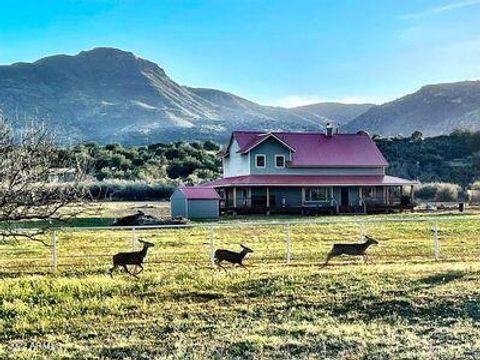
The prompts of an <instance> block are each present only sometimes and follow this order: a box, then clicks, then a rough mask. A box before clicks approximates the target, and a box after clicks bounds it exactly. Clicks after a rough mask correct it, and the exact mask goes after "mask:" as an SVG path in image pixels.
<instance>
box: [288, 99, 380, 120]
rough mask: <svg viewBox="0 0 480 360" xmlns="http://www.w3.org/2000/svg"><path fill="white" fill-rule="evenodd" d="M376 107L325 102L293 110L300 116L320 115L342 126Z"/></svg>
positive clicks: (372, 105)
mask: <svg viewBox="0 0 480 360" xmlns="http://www.w3.org/2000/svg"><path fill="white" fill-rule="evenodd" d="M374 106H375V105H374V104H342V103H336V102H323V103H318V104H311V105H305V106H299V107H295V108H293V109H291V110H295V111H297V112H298V113H299V114H302V113H308V114H313V115H318V116H321V117H323V118H324V119H326V120H331V121H333V122H334V123H336V124H339V125H342V124H346V123H348V122H349V121H351V120H353V119H355V118H356V117H358V116H359V115H361V114H363V113H365V112H366V111H367V110H369V109H371V108H373V107H374Z"/></svg>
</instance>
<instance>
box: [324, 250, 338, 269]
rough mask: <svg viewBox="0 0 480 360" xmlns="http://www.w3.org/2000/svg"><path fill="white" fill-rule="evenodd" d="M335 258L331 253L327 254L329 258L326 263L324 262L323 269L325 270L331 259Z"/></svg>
mask: <svg viewBox="0 0 480 360" xmlns="http://www.w3.org/2000/svg"><path fill="white" fill-rule="evenodd" d="M334 256H335V255H333V254H332V253H331V252H329V253H328V254H327V258H326V259H325V262H324V263H323V265H322V268H324V267H325V266H327V264H328V262H329V261H330V259H331V258H332V257H334Z"/></svg>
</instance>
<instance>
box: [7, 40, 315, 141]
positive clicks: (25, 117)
mask: <svg viewBox="0 0 480 360" xmlns="http://www.w3.org/2000/svg"><path fill="white" fill-rule="evenodd" d="M0 112H1V114H3V117H5V118H8V119H9V121H11V122H13V123H14V124H15V126H23V125H24V124H26V123H30V122H31V121H32V119H33V120H37V121H44V122H46V123H47V124H48V125H49V126H50V127H51V128H53V129H55V131H56V132H57V133H58V134H59V136H60V137H61V138H63V139H64V140H65V141H72V142H77V141H81V140H94V141H98V142H101V143H111V142H115V141H118V142H122V143H124V144H146V143H153V142H160V141H171V140H177V139H182V140H188V139H216V140H223V139H225V138H226V137H227V136H228V134H229V133H230V131H231V130H233V129H259V128H260V129H263V130H279V129H283V130H293V129H295V130H319V129H322V125H323V122H324V121H323V120H324V119H322V118H320V117H318V116H316V115H315V114H310V113H298V112H295V111H290V110H288V109H283V108H275V107H268V106H261V105H258V104H255V103H253V102H251V101H248V100H245V99H242V98H240V97H238V96H235V95H232V94H229V93H226V92H222V91H218V90H212V89H194V88H189V87H185V86H181V85H179V84H177V83H176V82H175V81H173V80H172V79H170V78H169V77H168V76H167V75H166V74H165V72H164V70H163V69H161V68H160V67H159V66H158V65H157V64H155V63H153V62H150V61H147V60H144V59H141V58H138V57H136V56H135V55H134V54H132V53H130V52H125V51H121V50H118V49H112V48H97V49H93V50H91V51H83V52H81V53H79V54H78V55H75V56H67V55H58V56H51V57H47V58H44V59H41V60H39V61H36V62H34V63H16V64H13V65H8V66H0Z"/></svg>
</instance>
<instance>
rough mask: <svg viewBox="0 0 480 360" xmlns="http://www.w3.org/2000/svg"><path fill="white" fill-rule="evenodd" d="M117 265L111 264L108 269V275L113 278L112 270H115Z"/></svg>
mask: <svg viewBox="0 0 480 360" xmlns="http://www.w3.org/2000/svg"><path fill="white" fill-rule="evenodd" d="M117 267H118V266H117V265H113V267H112V268H111V269H110V271H109V272H110V277H112V278H113V270H115V269H116V268H117Z"/></svg>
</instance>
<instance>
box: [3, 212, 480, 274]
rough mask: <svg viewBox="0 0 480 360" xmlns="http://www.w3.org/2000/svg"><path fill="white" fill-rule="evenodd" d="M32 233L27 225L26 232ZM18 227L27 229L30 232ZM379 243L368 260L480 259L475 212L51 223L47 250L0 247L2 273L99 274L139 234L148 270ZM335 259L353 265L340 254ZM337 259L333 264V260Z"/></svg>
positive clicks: (310, 255) (256, 261)
mask: <svg viewBox="0 0 480 360" xmlns="http://www.w3.org/2000/svg"><path fill="white" fill-rule="evenodd" d="M30 230H31V229H30ZM18 231H29V230H28V229H24V230H20V229H19V230H18ZM366 234H368V235H371V236H373V237H375V238H377V239H378V240H379V241H380V245H379V246H378V247H377V248H372V249H371V250H370V256H369V258H370V259H372V260H373V261H374V262H376V263H379V262H384V263H387V262H408V261H410V262H411V261H422V262H425V261H452V260H453V261H469V260H478V259H479V258H480V217H475V216H472V217H469V216H461V217H460V216H459V217H424V218H422V217H419V218H387V219H376V218H373V219H372V218H362V219H348V220H345V219H334V218H328V220H324V219H322V220H316V221H287V222H286V221H271V222H262V221H257V222H229V223H203V224H202V223H200V224H187V225H163V226H128V227H126V226H125V227H105V226H103V227H83V228H78V227H76V228H73V227H70V228H69V227H66V228H57V229H54V230H53V231H52V232H51V234H50V235H49V238H48V239H46V240H47V241H48V242H49V244H50V247H45V246H43V245H41V244H40V243H36V242H35V243H34V242H31V241H30V242H29V241H28V240H18V241H17V242H16V243H14V244H11V243H2V244H0V273H48V272H51V273H68V272H100V271H106V270H107V269H108V267H110V266H111V264H110V260H109V258H111V256H112V255H113V254H115V253H117V252H119V251H135V250H138V249H139V248H140V246H141V244H140V243H139V242H138V239H139V238H145V239H147V240H148V241H151V242H154V243H155V248H153V250H151V251H150V253H149V257H148V259H147V261H146V263H147V265H148V266H149V267H152V268H155V267H157V266H164V265H168V266H170V267H171V266H172V264H185V265H195V266H213V265H214V252H215V250H216V249H217V248H228V249H235V248H238V245H237V244H238V243H245V244H247V245H248V246H250V247H252V248H253V249H254V251H255V253H254V254H253V256H252V258H251V259H249V260H248V262H249V264H250V265H253V266H261V265H262V264H272V263H274V264H285V265H307V264H310V265H315V264H319V263H321V262H322V261H323V260H324V258H325V255H326V253H327V252H328V251H329V250H330V248H331V246H332V244H333V243H336V242H359V241H362V239H363V237H364V235H366ZM336 261H337V262H345V261H347V262H349V263H351V262H357V261H358V260H354V259H350V258H345V259H337V260H336ZM334 262H335V261H332V263H334Z"/></svg>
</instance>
